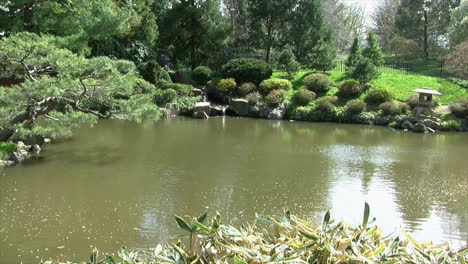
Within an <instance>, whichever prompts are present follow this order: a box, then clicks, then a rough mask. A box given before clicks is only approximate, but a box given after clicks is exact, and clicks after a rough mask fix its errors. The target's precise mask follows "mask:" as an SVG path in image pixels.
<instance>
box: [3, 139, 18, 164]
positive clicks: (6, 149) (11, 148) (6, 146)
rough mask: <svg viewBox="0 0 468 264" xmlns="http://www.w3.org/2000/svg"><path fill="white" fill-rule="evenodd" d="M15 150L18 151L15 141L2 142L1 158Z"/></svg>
mask: <svg viewBox="0 0 468 264" xmlns="http://www.w3.org/2000/svg"><path fill="white" fill-rule="evenodd" d="M13 151H16V144H15V143H6V142H0V160H1V159H3V158H4V157H6V155H8V153H10V152H13Z"/></svg>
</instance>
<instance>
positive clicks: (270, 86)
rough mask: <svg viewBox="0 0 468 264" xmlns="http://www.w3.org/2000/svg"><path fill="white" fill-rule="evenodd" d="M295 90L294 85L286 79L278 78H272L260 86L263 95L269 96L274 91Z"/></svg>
mask: <svg viewBox="0 0 468 264" xmlns="http://www.w3.org/2000/svg"><path fill="white" fill-rule="evenodd" d="M292 88H293V85H292V84H291V82H290V81H289V80H286V79H277V78H271V79H268V80H264V81H263V82H262V83H261V84H260V85H259V86H258V90H259V91H260V92H261V93H262V94H265V95H267V94H269V93H270V92H271V91H273V90H284V91H288V90H291V89H292Z"/></svg>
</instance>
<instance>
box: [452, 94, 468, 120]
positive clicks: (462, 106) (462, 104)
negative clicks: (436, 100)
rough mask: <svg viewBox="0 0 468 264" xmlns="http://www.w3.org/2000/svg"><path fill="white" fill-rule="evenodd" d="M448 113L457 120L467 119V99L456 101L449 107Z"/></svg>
mask: <svg viewBox="0 0 468 264" xmlns="http://www.w3.org/2000/svg"><path fill="white" fill-rule="evenodd" d="M449 108H450V112H452V114H453V115H455V116H456V117H458V118H468V97H463V98H460V99H458V101H456V102H455V103H453V104H451V105H450V106H449Z"/></svg>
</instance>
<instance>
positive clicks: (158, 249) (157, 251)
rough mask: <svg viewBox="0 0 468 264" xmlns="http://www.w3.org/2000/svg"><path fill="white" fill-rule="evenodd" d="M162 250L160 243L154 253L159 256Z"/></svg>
mask: <svg viewBox="0 0 468 264" xmlns="http://www.w3.org/2000/svg"><path fill="white" fill-rule="evenodd" d="M162 251H163V247H162V245H161V244H158V245H157V246H156V248H155V249H154V255H155V256H159V255H161V253H162Z"/></svg>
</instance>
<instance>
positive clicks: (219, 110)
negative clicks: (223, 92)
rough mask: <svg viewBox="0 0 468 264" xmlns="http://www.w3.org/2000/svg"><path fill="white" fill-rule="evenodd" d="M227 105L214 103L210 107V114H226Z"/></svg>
mask: <svg viewBox="0 0 468 264" xmlns="http://www.w3.org/2000/svg"><path fill="white" fill-rule="evenodd" d="M225 108H226V107H225V106H221V105H212V106H211V109H210V116H224V110H225Z"/></svg>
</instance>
